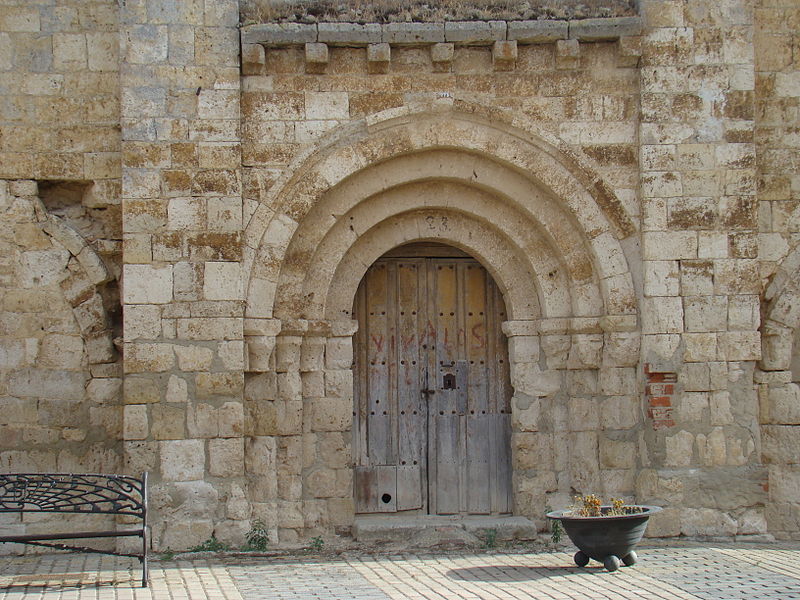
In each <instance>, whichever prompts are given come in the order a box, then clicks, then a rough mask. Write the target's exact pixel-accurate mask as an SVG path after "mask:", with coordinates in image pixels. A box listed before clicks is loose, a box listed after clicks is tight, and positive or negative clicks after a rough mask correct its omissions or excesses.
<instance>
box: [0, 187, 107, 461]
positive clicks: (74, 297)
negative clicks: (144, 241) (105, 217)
mask: <svg viewBox="0 0 800 600" xmlns="http://www.w3.org/2000/svg"><path fill="white" fill-rule="evenodd" d="M15 188H16V190H18V191H16V193H15V194H14V195H15V197H16V201H17V203H16V207H17V212H16V214H15V215H14V216H13V217H12V218H11V219H9V223H10V227H12V228H13V229H14V230H15V232H16V235H15V236H12V238H11V239H14V240H15V245H14V247H13V248H8V247H6V248H4V250H6V249H8V250H11V251H12V252H13V253H14V254H15V256H17V258H18V260H17V261H16V268H15V271H14V279H13V280H12V281H13V283H12V284H11V285H8V286H7V289H6V292H7V293H8V294H9V297H11V296H12V295H13V297H14V298H16V299H15V302H18V303H19V304H20V309H19V310H20V313H21V314H22V316H23V317H24V319H25V320H26V321H27V325H26V327H25V328H24V329H23V330H21V331H20V333H18V334H17V335H16V336H14V335H12V336H9V337H7V338H6V339H5V340H4V348H3V350H4V351H6V352H3V355H4V356H3V361H2V363H3V364H2V368H4V369H5V368H9V367H10V371H9V373H8V376H7V377H6V380H7V383H8V388H9V394H10V395H13V397H14V402H15V403H16V406H17V407H19V408H20V410H21V411H23V412H22V413H17V414H22V415H24V418H21V419H19V420H17V416H16V415H15V414H14V411H10V413H9V415H8V418H9V423H10V424H12V425H14V426H13V427H11V428H9V432H10V433H9V436H8V439H4V440H3V442H4V443H3V444H2V446H3V447H2V448H0V461H1V462H3V464H4V466H5V467H6V468H7V469H10V470H21V471H24V470H32V469H33V470H42V471H53V470H59V471H65V472H98V471H99V472H105V471H116V470H118V469H119V468H120V464H121V458H122V456H121V452H120V447H121V446H120V434H121V431H122V412H121V410H120V407H119V392H120V389H121V380H120V379H119V377H120V373H119V372H118V371H117V369H116V367H117V365H115V364H114V363H115V361H116V356H115V352H114V348H113V340H112V331H111V328H110V323H109V319H108V315H107V314H106V307H105V305H104V302H103V298H102V295H101V289H102V286H103V285H104V284H105V283H107V282H108V281H109V280H110V279H111V277H110V275H109V273H108V271H107V269H106V267H105V265H104V264H103V263H102V261H101V259H100V258H99V256H98V255H97V254H96V252H95V251H94V250H93V249H92V248H91V247H90V246H89V245H88V244H87V242H86V241H85V240H84V239H83V238H82V237H81V236H80V235H79V234H78V233H77V232H75V231H74V230H73V229H72V228H70V227H69V226H68V225H67V224H65V223H64V222H63V221H62V220H61V219H60V218H58V217H56V216H54V215H52V214H49V213H48V212H47V211H46V210H45V209H44V207H43V205H42V203H41V201H40V198H38V197H37V195H36V194H37V187H36V184H35V182H32V181H22V182H16V185H15ZM9 349H12V350H14V352H13V360H12V361H9V360H8V357H9V356H11V355H10V354H9V353H7V351H8V350H9ZM17 350H24V352H17ZM42 432H44V434H43V433H42ZM23 434H24V435H25V439H26V442H25V443H22V441H21V440H20V441H17V440H19V438H20V436H22V435H23ZM9 447H10V448H12V449H11V450H9ZM23 448H24V450H23Z"/></svg>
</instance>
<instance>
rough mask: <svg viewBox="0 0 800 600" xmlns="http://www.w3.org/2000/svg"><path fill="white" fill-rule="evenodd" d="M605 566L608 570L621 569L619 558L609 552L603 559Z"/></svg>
mask: <svg viewBox="0 0 800 600" xmlns="http://www.w3.org/2000/svg"><path fill="white" fill-rule="evenodd" d="M603 566H604V567H605V568H606V571H608V572H612V571H616V570H617V569H619V559H618V558H617V557H616V556H614V555H613V554H609V555H608V556H606V557H605V558H604V559H603Z"/></svg>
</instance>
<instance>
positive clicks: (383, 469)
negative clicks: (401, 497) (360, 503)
mask: <svg viewBox="0 0 800 600" xmlns="http://www.w3.org/2000/svg"><path fill="white" fill-rule="evenodd" d="M374 469H375V473H376V475H377V477H376V485H377V490H376V493H375V500H376V504H377V512H397V467H396V466H394V465H384V466H380V467H374Z"/></svg>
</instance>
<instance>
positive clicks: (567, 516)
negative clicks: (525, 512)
mask: <svg viewBox="0 0 800 600" xmlns="http://www.w3.org/2000/svg"><path fill="white" fill-rule="evenodd" d="M660 510H661V508H660V507H658V506H638V505H627V504H625V503H624V502H623V501H622V500H616V499H612V501H611V504H608V505H604V504H603V503H602V501H601V500H600V498H598V497H597V496H595V495H594V494H590V495H588V496H577V497H576V498H575V505H573V506H571V507H570V508H568V509H566V510H556V511H552V512H549V513H547V518H548V519H554V520H557V521H559V522H560V523H561V524H562V525H563V527H564V531H566V532H567V535H568V536H569V539H570V540H572V543H573V544H575V545H576V546H577V547H578V551H577V552H576V553H575V557H574V558H575V564H576V565H578V566H579V567H585V566H586V565H587V564H589V559H594V560H596V561H598V562H601V563H603V566H604V567H605V568H606V570H607V571H616V570H617V569H618V568H619V567H620V564H624V565H625V566H631V565H633V564H635V563H636V552H634V550H633V548H634V546H636V544H638V543H639V541H640V540H641V539H642V536H643V535H644V531H645V529H646V528H647V520H648V519H649V518H650V515H652V514H654V513H657V512H658V511H660Z"/></svg>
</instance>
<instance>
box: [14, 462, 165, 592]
mask: <svg viewBox="0 0 800 600" xmlns="http://www.w3.org/2000/svg"><path fill="white" fill-rule="evenodd" d="M0 512H21V513H25V512H43V513H84V514H86V513H89V514H92V513H95V514H107V515H128V516H132V517H138V518H139V519H141V520H142V522H141V526H138V527H136V528H133V529H130V528H126V529H116V530H113V531H72V532H53V533H29V534H22V535H0V542H16V543H19V544H32V545H35V546H46V547H48V548H57V549H59V550H69V551H72V552H96V553H99V554H110V555H112V556H130V557H133V558H138V559H139V561H140V562H141V563H142V587H147V584H148V581H149V579H150V576H149V571H148V566H147V546H148V533H147V473H143V474H142V477H141V479H137V478H135V477H127V476H125V475H73V474H61V473H6V474H2V473H0ZM128 536H138V537H140V538H142V552H141V554H130V553H124V552H113V551H110V550H97V549H94V548H87V547H83V546H71V545H67V544H61V543H55V542H54V540H75V539H88V538H108V537H128Z"/></svg>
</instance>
